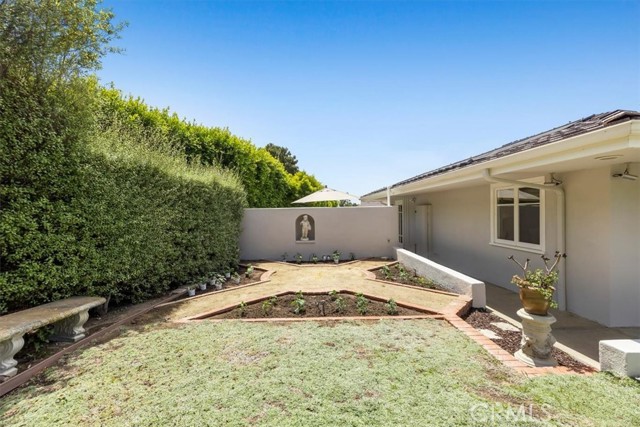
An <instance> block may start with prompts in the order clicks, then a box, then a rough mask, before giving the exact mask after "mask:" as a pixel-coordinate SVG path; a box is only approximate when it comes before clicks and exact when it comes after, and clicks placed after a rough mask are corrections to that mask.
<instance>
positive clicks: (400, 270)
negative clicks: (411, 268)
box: [398, 264, 409, 282]
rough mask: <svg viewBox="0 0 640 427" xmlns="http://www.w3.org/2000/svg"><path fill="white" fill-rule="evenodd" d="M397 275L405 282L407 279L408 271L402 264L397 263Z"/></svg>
mask: <svg viewBox="0 0 640 427" xmlns="http://www.w3.org/2000/svg"><path fill="white" fill-rule="evenodd" d="M398 277H400V280H401V281H403V282H406V281H407V280H408V279H409V273H408V272H407V270H405V268H404V266H403V265H402V264H398Z"/></svg>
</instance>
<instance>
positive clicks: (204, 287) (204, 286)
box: [198, 277, 207, 291]
mask: <svg viewBox="0 0 640 427" xmlns="http://www.w3.org/2000/svg"><path fill="white" fill-rule="evenodd" d="M198 288H200V290H201V291H206V290H207V278H206V277H203V278H202V280H201V281H200V283H198Z"/></svg>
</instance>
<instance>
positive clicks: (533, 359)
mask: <svg viewBox="0 0 640 427" xmlns="http://www.w3.org/2000/svg"><path fill="white" fill-rule="evenodd" d="M517 314H518V316H520V318H521V319H522V343H521V347H520V350H518V351H517V352H516V353H515V354H514V356H515V358H516V359H518V360H520V361H521V362H524V363H526V364H527V365H529V366H536V367H540V366H556V365H557V364H558V363H557V362H556V361H555V359H554V358H553V357H552V356H551V349H552V348H553V344H554V343H555V342H556V339H555V338H554V337H553V335H551V325H552V324H553V323H555V321H556V318H555V317H553V316H552V315H550V314H549V315H547V316H537V315H535V314H529V313H527V312H526V311H525V310H524V308H521V309H520V310H518V313H517Z"/></svg>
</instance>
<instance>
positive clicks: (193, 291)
mask: <svg viewBox="0 0 640 427" xmlns="http://www.w3.org/2000/svg"><path fill="white" fill-rule="evenodd" d="M187 294H188V295H189V296H190V297H193V296H195V295H196V285H189V286H187Z"/></svg>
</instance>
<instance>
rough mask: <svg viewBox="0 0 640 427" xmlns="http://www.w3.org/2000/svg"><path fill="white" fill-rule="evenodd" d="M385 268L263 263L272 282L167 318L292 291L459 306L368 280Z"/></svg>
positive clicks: (449, 298)
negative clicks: (369, 273) (356, 294)
mask: <svg viewBox="0 0 640 427" xmlns="http://www.w3.org/2000/svg"><path fill="white" fill-rule="evenodd" d="M383 264H386V262H385V261H357V262H354V263H347V264H341V265H331V264H318V265H302V266H297V265H294V264H286V263H278V262H263V263H256V264H254V266H256V267H258V268H261V269H265V270H272V271H275V273H274V274H273V275H272V276H271V277H270V279H269V281H267V282H263V283H259V284H256V285H247V286H243V287H238V288H229V289H228V290H224V291H221V292H213V293H210V294H206V295H203V296H202V297H199V298H198V297H196V298H192V299H189V300H186V301H184V302H179V303H175V304H172V306H171V308H170V309H168V310H167V313H166V316H168V317H167V318H168V319H171V320H179V319H183V318H185V317H192V316H196V315H198V314H201V313H206V312H210V311H214V310H219V309H222V308H225V307H229V306H232V305H237V304H239V303H240V302H242V301H252V300H256V299H259V298H265V297H270V296H272V295H275V294H278V293H282V292H287V291H292V292H297V291H300V290H301V291H303V292H329V291H332V290H334V289H335V290H338V291H351V292H362V293H363V294H366V295H373V296H377V297H380V298H384V299H385V300H388V299H394V300H395V301H396V302H398V303H405V304H409V305H413V306H420V307H424V308H426V309H428V310H430V311H433V312H436V313H442V312H443V311H445V309H447V308H448V307H450V306H451V305H455V304H459V302H460V299H461V298H463V297H459V296H457V295H450V294H446V293H439V292H432V291H429V290H427V289H420V288H416V287H409V286H399V285H393V284H387V283H383V282H378V281H373V280H369V279H367V273H366V270H368V269H370V268H374V267H378V266H381V265H383Z"/></svg>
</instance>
